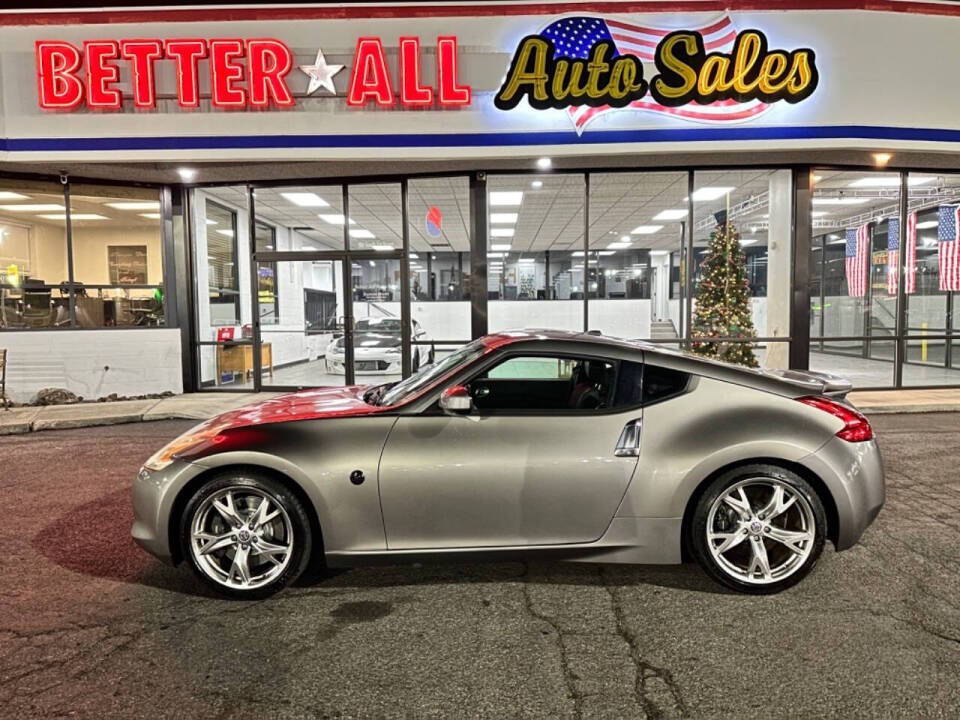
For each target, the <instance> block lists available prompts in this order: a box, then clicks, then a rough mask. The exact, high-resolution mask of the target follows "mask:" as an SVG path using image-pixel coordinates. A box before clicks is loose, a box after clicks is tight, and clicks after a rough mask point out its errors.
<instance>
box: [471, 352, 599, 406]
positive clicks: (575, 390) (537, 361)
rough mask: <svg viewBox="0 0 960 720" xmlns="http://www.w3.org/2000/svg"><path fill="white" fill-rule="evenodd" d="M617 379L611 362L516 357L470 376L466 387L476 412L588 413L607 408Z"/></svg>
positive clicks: (530, 356)
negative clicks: (554, 411) (477, 375)
mask: <svg viewBox="0 0 960 720" xmlns="http://www.w3.org/2000/svg"><path fill="white" fill-rule="evenodd" d="M615 377H616V366H615V364H614V363H613V362H612V361H610V360H601V359H599V358H572V357H562V356H549V355H520V356H513V357H509V358H507V359H505V360H504V361H503V362H501V363H499V364H497V365H496V366H494V367H492V368H490V369H489V370H488V371H487V372H485V373H483V374H482V375H481V376H480V377H477V378H474V379H473V380H471V381H470V382H469V383H468V388H469V391H470V394H471V396H472V397H473V402H474V405H475V406H476V408H477V409H478V410H480V411H485V412H497V411H503V410H526V411H538V410H569V411H578V410H579V411H584V412H587V411H594V410H602V409H604V408H608V407H610V405H611V402H612V400H613V394H614V390H615V387H614V381H615Z"/></svg>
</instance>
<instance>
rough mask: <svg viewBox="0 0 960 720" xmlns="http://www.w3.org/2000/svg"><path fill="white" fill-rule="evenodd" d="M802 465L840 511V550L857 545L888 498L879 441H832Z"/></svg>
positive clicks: (838, 529)
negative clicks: (828, 494) (817, 479)
mask: <svg viewBox="0 0 960 720" xmlns="http://www.w3.org/2000/svg"><path fill="white" fill-rule="evenodd" d="M801 462H802V464H803V465H804V466H805V467H807V468H808V469H809V470H810V471H811V472H813V473H815V474H816V475H817V477H819V478H820V479H821V480H823V482H824V483H825V484H826V485H827V489H828V490H829V491H830V494H831V495H832V497H833V501H834V504H835V505H836V508H837V528H836V541H837V550H846V549H848V548H850V547H852V546H854V545H856V543H857V541H858V540H859V539H860V536H861V535H863V533H864V531H865V530H866V529H867V527H869V526H870V523H872V522H873V521H874V520H875V519H876V517H877V515H878V514H879V513H880V509H881V508H882V507H883V503H884V501H885V499H886V483H885V481H884V476H883V459H882V458H881V456H880V448H879V447H877V442H876V440H875V439H874V440H869V441H867V442H859V443H850V442H847V441H846V440H841V439H840V438H833V439H832V440H830V441H829V442H828V443H827V444H826V445H824V446H823V447H822V448H820V449H819V450H817V452H815V453H813V454H811V455H808V456H807V457H806V458H804V459H803V460H802V461H801Z"/></svg>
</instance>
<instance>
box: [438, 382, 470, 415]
mask: <svg viewBox="0 0 960 720" xmlns="http://www.w3.org/2000/svg"><path fill="white" fill-rule="evenodd" d="M440 409H441V410H443V411H444V412H445V413H448V414H450V415H464V414H466V413H468V412H470V411H471V410H473V398H472V397H470V393H469V392H468V391H467V388H465V387H464V386H463V385H454V386H453V387H448V388H447V389H446V390H444V391H443V392H442V393H440Z"/></svg>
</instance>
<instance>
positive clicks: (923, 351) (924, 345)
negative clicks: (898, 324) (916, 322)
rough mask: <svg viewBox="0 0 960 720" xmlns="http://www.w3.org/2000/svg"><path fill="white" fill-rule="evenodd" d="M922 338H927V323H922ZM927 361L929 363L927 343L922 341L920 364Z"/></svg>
mask: <svg viewBox="0 0 960 720" xmlns="http://www.w3.org/2000/svg"><path fill="white" fill-rule="evenodd" d="M920 337H922V338H926V337H927V324H926V323H925V322H924V323H920ZM926 361H927V341H926V340H921V341H920V362H926Z"/></svg>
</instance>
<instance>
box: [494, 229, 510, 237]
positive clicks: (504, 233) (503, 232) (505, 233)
mask: <svg viewBox="0 0 960 720" xmlns="http://www.w3.org/2000/svg"><path fill="white" fill-rule="evenodd" d="M490 237H513V228H491V229H490Z"/></svg>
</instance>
